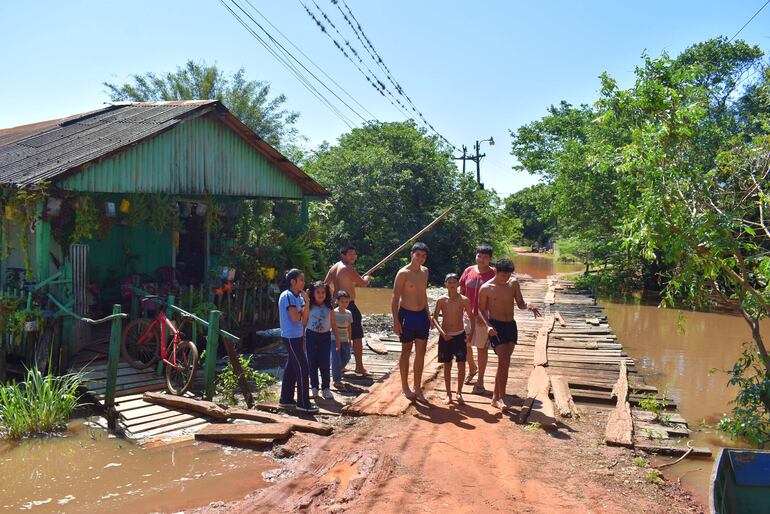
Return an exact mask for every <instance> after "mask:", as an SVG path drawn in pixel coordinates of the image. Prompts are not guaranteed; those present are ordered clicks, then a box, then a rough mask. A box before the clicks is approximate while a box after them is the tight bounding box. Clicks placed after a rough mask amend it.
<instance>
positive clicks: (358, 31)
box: [313, 0, 459, 151]
mask: <svg viewBox="0 0 770 514" xmlns="http://www.w3.org/2000/svg"><path fill="white" fill-rule="evenodd" d="M339 1H340V0H331V2H332V4H334V5H335V6H336V7H337V9H338V10H339V11H340V14H342V17H343V18H344V19H345V21H346V22H347V24H348V26H349V27H350V29H351V30H352V31H353V33H354V34H355V35H356V38H358V41H359V42H360V43H361V45H362V46H363V47H364V48H365V49H366V51H367V53H368V54H369V57H371V59H372V60H373V61H374V62H375V63H377V65H378V66H379V67H380V69H382V70H383V72H384V73H385V76H386V77H387V79H388V81H389V82H390V83H391V84H392V85H393V87H394V88H395V89H396V92H397V93H398V94H400V95H401V96H403V97H404V98H405V99H406V101H407V102H408V103H409V105H410V106H411V108H412V111H413V112H414V113H415V114H417V116H418V117H419V118H420V119H421V120H422V122H423V123H424V124H425V125H427V126H428V127H429V128H430V129H431V130H432V131H433V132H434V133H435V134H436V135H437V136H438V137H439V138H441V139H442V140H443V141H444V142H446V143H447V144H448V145H449V146H450V147H452V148H453V149H454V150H458V151H459V148H457V147H456V146H455V145H453V144H452V143H451V142H450V141H449V140H448V139H447V138H445V137H444V136H443V135H442V134H441V133H440V132H439V131H438V130H436V128H435V127H434V126H433V124H432V123H430V122H429V121H428V120H427V119H426V118H425V116H424V115H423V113H422V112H421V111H420V110H419V109H418V108H417V106H416V105H415V104H414V102H413V101H412V99H411V98H410V97H409V95H407V94H406V91H404V88H403V87H401V84H399V83H398V81H396V80H395V78H393V74H392V73H391V71H390V68H389V67H388V65H387V64H385V60H384V59H383V58H382V56H381V55H380V54H379V52H377V49H376V48H374V44H372V41H371V39H369V37H368V36H367V35H366V32H364V29H363V27H362V26H361V23H360V22H359V21H358V19H357V18H356V16H355V15H354V14H353V11H352V10H351V9H350V6H349V5H348V4H347V3H346V2H345V0H342V4H343V5H344V6H345V11H347V13H346V12H345V11H343V10H342V8H341V7H340V4H339ZM313 3H315V0H313ZM319 9H320V8H319ZM348 15H350V17H348ZM351 18H352V21H351ZM353 21H355V25H354V24H353ZM364 41H365V42H364Z"/></svg>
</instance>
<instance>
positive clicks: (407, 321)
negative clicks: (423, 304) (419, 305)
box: [398, 307, 430, 343]
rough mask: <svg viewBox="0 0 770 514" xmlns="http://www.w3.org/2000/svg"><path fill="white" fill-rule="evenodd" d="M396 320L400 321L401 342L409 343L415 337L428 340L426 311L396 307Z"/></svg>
mask: <svg viewBox="0 0 770 514" xmlns="http://www.w3.org/2000/svg"><path fill="white" fill-rule="evenodd" d="M398 321H399V322H401V342H402V343H411V342H412V341H414V340H415V339H422V340H423V341H427V340H428V332H430V318H429V317H428V311H426V310H421V311H408V310H406V309H404V308H403V307H402V308H400V309H398Z"/></svg>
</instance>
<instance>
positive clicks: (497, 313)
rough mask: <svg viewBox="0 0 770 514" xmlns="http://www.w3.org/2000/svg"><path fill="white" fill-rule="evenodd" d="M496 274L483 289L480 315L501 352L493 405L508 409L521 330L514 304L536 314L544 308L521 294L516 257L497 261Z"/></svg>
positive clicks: (497, 350) (494, 345)
mask: <svg viewBox="0 0 770 514" xmlns="http://www.w3.org/2000/svg"><path fill="white" fill-rule="evenodd" d="M495 268H496V274H495V278H493V279H492V280H490V281H489V282H487V283H486V284H484V285H483V286H481V289H479V316H480V317H481V320H482V321H483V322H484V324H485V325H486V326H487V327H488V329H487V330H488V332H487V333H488V334H489V342H490V344H491V345H492V350H494V352H495V353H496V354H497V361H498V362H497V374H496V375H495V391H494V393H492V406H493V407H495V408H496V409H500V410H501V411H502V410H506V409H507V408H508V407H507V406H506V405H505V386H506V385H507V384H508V368H510V366H511V354H512V353H513V347H514V346H515V345H516V342H517V341H518V338H519V334H518V330H517V328H516V321H514V319H513V309H514V305H518V307H519V309H522V310H523V309H526V310H529V311H531V312H532V314H534V316H535V317H538V316H540V311H539V310H538V309H537V308H535V307H533V306H531V305H527V303H526V302H525V301H524V298H522V297H521V287H520V286H519V282H518V281H517V280H516V279H513V280H511V275H513V269H514V268H513V261H511V260H510V259H500V260H498V261H497V263H496V264H495Z"/></svg>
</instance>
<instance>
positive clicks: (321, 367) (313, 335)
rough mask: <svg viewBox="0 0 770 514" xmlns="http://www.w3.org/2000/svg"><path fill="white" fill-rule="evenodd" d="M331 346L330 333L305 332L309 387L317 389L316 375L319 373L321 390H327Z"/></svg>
mask: <svg viewBox="0 0 770 514" xmlns="http://www.w3.org/2000/svg"><path fill="white" fill-rule="evenodd" d="M331 344H332V334H331V332H314V331H312V330H308V331H307V332H305V345H306V346H307V362H308V365H309V366H310V387H314V388H316V389H318V373H319V372H320V373H321V389H328V388H329V364H330V362H331V352H330V351H329V348H330V346H331Z"/></svg>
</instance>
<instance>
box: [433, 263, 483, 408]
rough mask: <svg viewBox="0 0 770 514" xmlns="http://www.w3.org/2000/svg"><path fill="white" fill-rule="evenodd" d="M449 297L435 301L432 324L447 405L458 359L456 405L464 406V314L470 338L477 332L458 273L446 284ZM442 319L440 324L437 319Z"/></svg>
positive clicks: (449, 401) (449, 277)
mask: <svg viewBox="0 0 770 514" xmlns="http://www.w3.org/2000/svg"><path fill="white" fill-rule="evenodd" d="M444 285H445V286H446V291H447V294H445V295H444V296H442V297H441V298H439V299H438V300H437V301H436V308H435V310H434V311H433V321H434V322H435V325H436V329H438V333H439V340H438V361H439V362H442V363H444V385H445V386H446V398H444V404H446V405H449V404H450V403H452V358H453V357H454V358H455V359H457V403H458V404H460V405H462V404H464V403H465V401H464V400H463V382H464V381H465V356H466V352H467V348H466V346H465V326H464V324H463V313H465V314H466V315H467V316H468V318H469V319H470V324H471V330H470V335H469V336H468V337H470V338H473V331H474V330H475V328H476V317H475V316H474V315H473V312H472V309H471V302H470V300H468V299H467V298H466V297H464V296H463V295H461V294H460V293H458V292H457V286H459V285H460V280H459V279H458V278H457V274H456V273H449V274H448V275H447V276H446V279H445V280H444ZM439 316H441V317H442V320H441V324H439V322H438V317H439Z"/></svg>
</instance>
